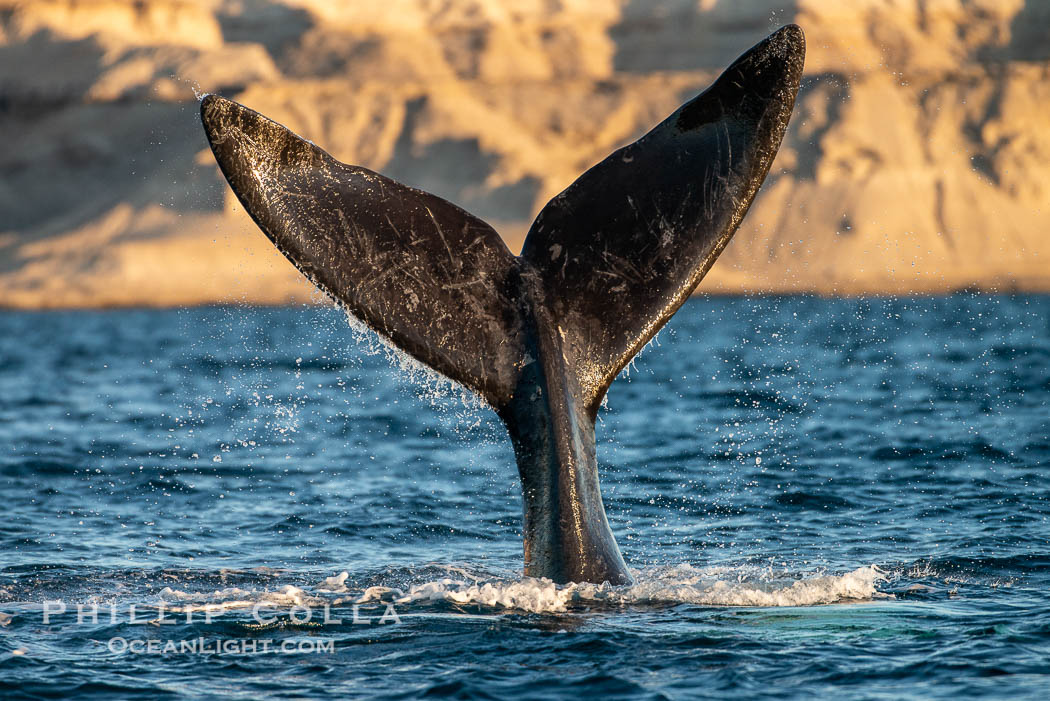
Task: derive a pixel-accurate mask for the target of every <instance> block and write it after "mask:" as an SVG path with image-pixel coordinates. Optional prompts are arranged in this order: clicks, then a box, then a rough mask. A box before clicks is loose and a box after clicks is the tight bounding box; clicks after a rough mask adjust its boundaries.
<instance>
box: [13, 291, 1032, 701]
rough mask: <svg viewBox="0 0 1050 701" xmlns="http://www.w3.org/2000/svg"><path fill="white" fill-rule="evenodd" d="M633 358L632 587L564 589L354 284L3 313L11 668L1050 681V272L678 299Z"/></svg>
mask: <svg viewBox="0 0 1050 701" xmlns="http://www.w3.org/2000/svg"><path fill="white" fill-rule="evenodd" d="M625 375H626V377H621V378H619V379H617V381H616V382H615V383H614V384H613V387H612V390H611V391H610V393H609V397H608V403H607V406H606V408H605V409H604V410H603V411H602V413H601V418H600V423H599V426H598V441H599V444H598V455H599V462H600V465H601V471H602V474H601V479H602V485H603V492H604V495H605V502H606V508H607V511H608V514H609V518H610V521H611V523H612V527H613V531H614V532H615V533H616V535H617V539H618V541H619V543H620V546H621V549H622V550H623V552H624V555H625V557H626V559H627V561H628V563H629V564H630V565H631V567H632V568H633V569H634V570H635V574H636V579H637V583H636V584H635V585H633V586H629V587H620V588H615V587H608V586H593V585H572V586H556V585H554V584H552V583H550V582H544V581H537V580H528V579H523V578H522V576H521V557H522V552H521V551H522V546H521V537H520V519H521V514H520V509H521V498H520V494H519V485H518V480H517V475H516V469H515V465H514V459H513V455H512V452H511V448H510V445H509V441H508V440H507V438H506V436H505V434H504V431H503V428H502V426H501V425H500V424H499V422H498V420H497V419H496V418H495V416H494V415H493V413H492V412H491V411H490V410H488V409H487V408H485V407H484V406H482V405H480V404H478V403H477V402H476V401H475V400H473V399H472V398H471V397H470V396H469V395H467V394H465V393H464V392H463V391H462V390H460V389H458V388H456V387H454V386H450V385H449V384H448V383H445V382H443V381H442V380H441V378H439V377H435V376H433V375H429V374H427V373H425V372H420V371H419V370H418V369H413V368H412V367H409V366H406V365H405V364H404V363H403V362H401V361H400V360H399V359H398V358H397V357H396V356H391V354H389V353H387V352H385V351H384V349H383V347H382V346H380V345H378V344H377V343H376V342H375V340H374V339H372V338H370V337H368V336H367V335H362V334H360V333H358V332H355V331H354V330H352V329H351V328H350V326H349V325H348V323H347V320H346V319H345V317H344V316H343V315H342V314H341V312H339V311H337V310H335V309H331V308H327V307H318V308H314V307H295V308H285V309H256V308H243V307H230V308H207V309H192V310H171V311H145V310H144V311H100V312H79V311H78V312H50V313H21V312H10V311H9V312H0V446H2V452H0V504H2V505H3V506H2V507H0V508H2V509H3V518H2V519H0V696H2V697H4V698H66V697H73V696H76V697H143V698H160V697H176V696H187V697H214V696H220V695H221V696H225V697H233V698H267V699H268V698H321V697H331V698H347V697H362V696H380V697H387V698H416V697H421V696H435V697H440V696H452V697H456V698H494V699H505V698H515V697H528V698H543V697H551V698H558V697H579V696H581V695H584V694H586V695H590V696H591V697H592V698H603V699H604V698H683V699H684V698H707V697H712V698H713V697H718V698H721V697H735V698H755V697H772V698H792V699H793V698H799V699H803V698H805V699H808V698H813V697H814V696H818V695H827V696H834V697H840V696H842V697H847V698H900V697H911V698H958V697H974V698H976V697H989V698H1006V697H1008V698H1011V699H1029V698H1030V699H1046V698H1047V697H1048V696H1050V572H1048V568H1050V522H1048V520H1047V519H1048V517H1050V405H1048V401H1050V297H1045V296H988V295H977V294H958V295H953V296H950V297H933V298H919V299H846V300H827V299H817V298H809V297H785V298H777V297H764V298H755V299H747V298H711V299H694V300H692V301H690V302H689V303H687V304H686V305H685V307H684V308H683V309H682V310H681V311H680V312H679V314H678V315H677V316H676V317H675V318H674V319H673V320H672V322H671V324H670V325H669V326H668V327H667V328H666V329H665V330H664V331H662V332H661V334H660V335H659V337H658V339H657V341H656V342H654V343H653V344H652V345H651V346H650V347H649V348H647V349H646V350H645V351H644V353H643V354H642V355H641V356H640V357H639V358H638V359H637V361H636V362H635V363H634V364H633V365H632V366H631V367H630V368H629V372H627V373H625ZM78 606H79V607H80V609H79V611H78ZM92 612H95V613H94V615H92ZM355 614H356V620H355ZM326 617H327V619H326ZM179 646H182V647H181V648H180V647H179ZM194 646H196V647H194Z"/></svg>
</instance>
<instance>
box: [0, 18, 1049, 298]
mask: <svg viewBox="0 0 1050 701" xmlns="http://www.w3.org/2000/svg"><path fill="white" fill-rule="evenodd" d="M791 21H794V22H798V23H799V24H801V25H802V27H803V28H804V29H805V30H806V33H807V39H808V45H809V53H808V58H807V77H806V79H805V82H804V85H803V89H802V93H801V95H800V98H799V102H798V105H797V108H796V115H795V117H794V120H793V122H792V125H791V128H790V132H789V134H788V137H787V139H786V140H785V143H784V146H783V148H782V150H781V153H780V155H779V157H778V159H777V161H776V162H775V164H774V166H773V169H772V170H771V171H770V175H769V178H768V180H767V181H766V185H765V186H764V187H763V190H762V192H761V193H760V195H759V198H758V200H757V201H756V203H755V205H754V206H753V208H752V210H751V213H750V214H749V215H748V217H747V218H746V219H745V221H744V224H743V226H742V227H741V229H740V231H739V232H738V233H737V235H736V237H735V239H734V241H733V242H732V243H731V244H730V246H729V248H728V249H727V250H726V252H725V253H724V254H723V257H722V259H721V260H720V262H719V263H718V264H717V265H716V266H715V268H714V269H713V271H712V273H711V274H710V275H709V277H708V279H707V280H706V281H705V282H704V283H703V285H702V288H701V289H702V290H704V291H733V292H737V291H747V292H768V291H802V290H805V291H815V292H820V293H856V292H880V293H902V292H909V291H939V290H946V289H953V288H958V287H964V286H978V287H982V288H987V289H1000V290H1003V289H1018V288H1020V289H1048V288H1050V260H1048V259H1050V239H1048V237H1047V236H1046V235H1045V233H1044V232H1045V231H1046V229H1047V226H1046V225H1047V224H1048V223H1050V207H1048V206H1046V205H1045V204H1044V203H1047V202H1048V197H1050V192H1047V190H1048V187H1050V186H1048V185H1047V176H1048V175H1050V165H1048V164H1050V129H1048V127H1050V124H1048V123H1047V122H1048V121H1050V112H1048V110H1047V109H1046V106H1047V105H1050V81H1048V80H1047V78H1048V76H1047V73H1048V70H1050V41H1048V40H1050V4H1048V3H1042V2H1037V1H1035V0H1029V1H1028V2H1024V1H1023V0H1002V1H1000V0H983V1H979V0H973V1H966V0H925V1H923V0H899V1H896V2H894V1H891V0H886V1H881V2H875V1H874V0H843V1H840V2H833V1H831V0H828V1H826V2H824V1H820V0H798V1H795V2H778V1H776V0H735V1H734V2H729V1H728V0H694V1H693V2H684V1H678V0H662V1H661V0H658V1H643V0H630V1H626V2H625V1H622V0H515V1H513V2H495V1H493V0H475V1H473V2H471V1H469V0H442V1H440V2H439V1H437V0H385V1H384V2H382V3H372V2H368V3H364V2H361V3H356V2H355V3H330V2H327V1H325V0H196V1H193V2H190V1H182V0H144V1H141V2H131V1H122V0H32V1H31V2H20V1H18V0H0V123H2V125H3V134H4V135H5V137H6V138H5V139H4V141H3V142H2V144H0V173H2V174H3V177H2V178H0V304H4V305H10V306H26V307H42V306H43V307H46V306H91V305H100V304H186V303H201V302H213V301H230V300H247V301H255V302H281V301H287V300H304V299H311V298H313V293H312V291H311V289H310V287H309V285H307V284H306V283H305V282H303V281H302V280H300V279H299V277H298V274H297V273H296V272H295V270H294V268H292V266H291V265H289V264H287V263H285V262H284V261H283V260H282V259H281V258H280V256H279V255H278V254H276V253H275V252H274V251H273V250H271V246H270V244H269V243H268V242H267V241H266V239H265V238H264V237H263V236H262V234H260V233H258V232H257V231H256V230H255V228H254V226H253V225H252V224H251V222H250V221H249V220H248V218H247V217H246V216H245V215H244V213H243V212H241V211H240V210H239V207H238V206H237V205H236V202H235V199H234V198H233V196H232V193H230V192H229V190H228V188H227V187H226V186H225V183H224V181H223V180H222V179H221V176H220V175H219V173H218V170H217V168H216V167H215V165H214V162H213V159H212V157H211V154H210V152H209V151H208V150H207V146H206V143H205V140H204V136H203V132H202V130H201V129H200V126H199V121H198V118H197V99H196V93H200V92H204V91H218V92H221V93H222V94H223V95H226V96H228V97H232V98H234V99H237V100H239V101H241V102H243V103H245V104H247V105H248V106H250V107H252V108H254V109H257V110H258V111H260V112H263V113H264V114H267V115H268V116H271V117H272V118H274V119H276V120H278V121H281V122H283V123H285V124H286V125H287V126H289V127H290V128H292V129H294V130H296V131H298V132H299V133H301V134H303V135H304V136H306V137H308V138H310V139H311V140H313V141H314V142H315V143H317V144H319V145H321V146H322V147H324V148H326V149H327V150H329V151H330V152H331V153H332V154H333V155H335V156H336V157H337V158H340V159H342V160H344V161H348V162H351V163H358V164H362V165H365V166H368V167H370V168H373V169H375V170H379V171H381V172H383V173H385V174H387V175H389V176H391V177H394V178H396V179H399V180H402V181H404V182H406V183H409V184H411V185H414V186H417V187H420V188H423V189H426V190H430V191H432V192H435V193H437V194H440V195H442V196H444V197H446V198H448V199H451V200H452V201H454V202H456V203H458V204H460V205H461V206H463V207H465V208H466V209H468V210H470V211H472V212H474V213H476V214H478V215H480V216H482V217H483V218H486V219H487V220H489V221H491V222H492V223H493V224H494V225H495V226H496V228H497V229H498V230H500V231H501V232H502V233H503V234H504V236H505V238H506V239H507V241H508V245H509V246H510V247H511V249H512V250H515V251H516V250H517V249H518V248H519V247H520V245H521V240H522V237H523V236H524V233H525V231H526V230H527V229H528V225H529V223H530V222H531V220H532V218H533V216H535V214H536V213H537V212H538V211H539V209H540V208H541V207H542V206H543V204H544V203H545V202H546V201H547V200H548V199H549V198H550V197H552V196H553V195H555V194H557V193H558V192H559V191H560V190H562V189H563V188H564V187H565V186H567V185H568V184H569V183H571V182H572V180H573V179H574V178H575V177H576V176H577V175H578V174H579V173H581V172H582V171H583V170H584V169H586V168H587V167H589V166H590V165H593V164H594V163H595V162H597V161H598V160H600V159H601V158H603V157H604V156H605V155H606V154H607V153H608V152H610V151H611V150H613V149H615V148H616V147H618V146H620V145H622V144H624V143H626V142H629V141H631V140H633V139H634V138H637V137H638V136H639V135H641V134H642V133H644V131H646V130H647V129H648V128H649V127H650V126H652V125H653V124H655V123H656V122H657V121H659V120H660V119H662V118H663V117H664V116H666V115H667V114H668V113H669V112H671V111H672V110H673V109H674V108H675V107H677V106H678V104H680V103H681V102H683V101H684V100H685V99H688V98H689V97H691V96H692V95H694V94H695V93H697V92H699V91H700V90H702V89H703V88H704V87H705V86H706V85H707V84H708V83H709V81H710V80H711V79H712V78H713V77H714V76H715V75H717V73H718V72H719V71H720V70H721V69H722V68H724V66H725V65H727V64H728V63H729V62H730V61H731V60H732V59H733V58H735V57H736V56H737V55H738V54H739V53H740V52H742V51H743V50H745V49H746V48H748V47H749V46H751V45H752V44H753V43H755V42H756V41H758V40H759V39H760V38H761V37H762V36H764V35H766V34H767V33H768V32H769V31H771V30H773V29H775V28H776V27H778V26H780V25H782V24H784V23H787V22H791Z"/></svg>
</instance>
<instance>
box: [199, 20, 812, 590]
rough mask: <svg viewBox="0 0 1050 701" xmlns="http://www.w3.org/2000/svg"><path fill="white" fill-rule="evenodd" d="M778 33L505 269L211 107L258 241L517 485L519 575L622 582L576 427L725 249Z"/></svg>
mask: <svg viewBox="0 0 1050 701" xmlns="http://www.w3.org/2000/svg"><path fill="white" fill-rule="evenodd" d="M804 55H805V40H804V38H803V34H802V30H801V29H799V28H798V27H797V26H795V25H788V26H786V27H784V28H782V29H780V30H779V31H777V32H775V33H774V34H772V35H771V36H769V37H768V38H767V39H765V40H764V41H762V42H761V43H759V44H758V45H756V46H755V47H754V48H752V49H751V50H750V51H748V52H747V53H745V54H744V55H743V56H741V57H740V58H739V59H737V61H736V62H734V63H733V64H732V65H731V66H730V67H729V68H728V69H727V70H726V71H725V73H723V74H722V76H721V77H719V78H718V80H717V81H715V83H714V84H713V85H712V86H711V87H710V88H708V89H707V90H705V91H704V92H703V93H701V94H700V95H698V96H697V97H695V98H693V99H692V100H690V101H689V102H687V103H686V104H684V105H683V106H682V107H680V108H679V109H678V110H677V111H675V112H674V113H673V114H672V115H671V116H669V117H668V118H667V119H666V120H664V121H663V122H661V123H660V124H659V125H657V126H656V127H655V128H654V129H653V130H652V131H650V132H649V133H648V134H646V135H645V136H643V137H642V138H641V139H639V140H638V141H636V142H635V143H633V144H630V145H628V146H625V147H624V148H622V149H620V150H618V151H616V152H614V153H613V154H611V155H610V156H609V157H607V158H606V159H605V160H603V161H602V162H601V163H599V164H597V165H596V166H594V167H593V168H591V169H590V170H588V171H587V172H586V173H584V174H583V175H581V176H580V178H579V179H578V180H576V182H574V183H573V184H572V185H570V186H569V187H568V188H567V189H566V190H565V191H564V192H562V193H561V194H560V195H558V196H557V197H555V198H554V199H552V200H551V201H550V202H549V203H548V204H547V205H546V206H545V207H544V208H543V210H542V211H541V212H540V214H539V216H538V217H537V218H536V221H535V223H534V224H533V226H532V228H531V230H530V231H529V234H528V236H527V238H526V240H525V244H524V248H523V249H522V253H521V256H518V257H515V256H514V255H512V254H511V253H510V251H508V250H507V247H506V246H505V245H504V243H503V241H502V240H501V239H500V237H499V235H498V234H497V233H496V231H495V230H493V229H492V227H490V226H489V225H488V224H486V223H485V222H483V221H481V220H480V219H478V218H477V217H474V216H473V215H471V214H469V213H468V212H465V211H464V210H462V209H460V208H459V207H457V206H456V205H454V204H452V203H450V202H448V201H446V200H443V199H441V198H440V197H437V196H435V195H431V194H428V193H426V192H422V191H420V190H416V189H414V188H411V187H408V186H406V185H403V184H401V183H398V182H395V181H393V180H391V179H389V178H386V177H384V176H382V175H380V174H378V173H375V172H373V171H370V170H368V169H366V168H361V167H359V166H352V165H346V164H343V163H340V162H339V161H337V160H335V159H334V158H332V157H331V156H330V155H328V154H327V153H325V152H324V151H322V150H321V149H320V148H318V147H317V146H315V145H313V144H312V143H310V142H309V141H306V140H304V139H302V138H300V137H298V136H296V135H295V134H293V133H292V132H291V131H289V130H287V129H285V128H284V127H283V126H281V125H279V124H277V123H276V122H273V121H271V120H269V119H267V118H265V117H263V116H262V115H260V114H258V113H256V112H253V111H252V110H250V109H248V108H246V107H244V106H242V105H239V104H237V103H235V102H232V101H230V100H226V99H223V98H221V97H218V96H216V95H208V96H206V97H205V98H204V100H203V101H202V103H201V117H202V121H203V123H204V127H205V130H206V132H207V136H208V140H209V142H210V143H211V147H212V151H213V152H214V154H215V157H216V160H217V161H218V162H219V166H220V168H221V169H222V172H223V174H224V175H225V176H226V178H227V180H228V181H229V183H230V186H231V187H232V188H233V191H234V192H235V193H236V194H237V196H238V198H239V199H240V201H241V203H242V204H243V205H244V207H245V209H246V210H247V211H248V212H249V214H250V215H251V216H252V218H253V219H254V220H255V222H256V223H257V224H258V225H259V227H260V228H261V229H262V230H263V232H265V233H266V235H267V236H268V237H269V238H270V240H271V241H273V242H274V244H275V245H276V246H277V247H278V248H279V249H280V250H281V252H282V253H284V254H285V256H287V257H288V258H289V260H291V261H292V262H293V263H294V264H295V265H296V267H298V268H299V270H300V271H302V272H303V273H304V274H305V275H306V276H307V277H308V278H309V279H310V280H311V281H313V282H314V283H315V284H316V285H317V286H318V287H319V288H321V289H322V290H323V291H324V292H325V293H326V294H328V295H329V296H330V297H332V299H334V300H336V301H337V302H338V303H339V304H341V305H343V306H345V307H346V309H348V310H349V312H350V313H352V314H353V315H354V316H356V317H357V318H359V319H360V320H361V321H363V322H364V323H365V324H366V325H368V326H369V327H370V328H372V329H373V330H375V331H376V332H377V333H379V334H380V335H381V336H383V337H385V338H386V339H387V340H388V341H389V342H390V343H392V344H393V345H395V346H397V347H398V348H401V349H402V350H404V351H405V352H407V353H409V354H410V355H412V356H413V357H415V358H416V359H418V360H420V361H421V362H423V363H425V364H427V365H429V366H431V367H433V368H434V369H436V370H438V371H439V372H441V373H443V374H444V375H446V376H448V377H450V378H452V379H453V380H456V381H458V382H460V383H461V384H463V385H465V386H467V387H469V388H471V389H472V390H474V391H476V392H477V393H478V394H479V395H481V396H482V397H483V398H484V399H485V400H486V401H487V402H488V403H489V404H491V405H492V406H493V408H494V409H495V410H496V412H497V414H498V415H499V416H500V418H501V419H503V421H504V423H505V424H506V425H507V429H508V432H509V433H510V437H511V440H512V442H513V444H514V450H515V455H516V458H517V462H518V470H519V474H520V476H521V480H522V491H523V497H524V516H525V529H524V530H525V572H526V574H528V575H531V576H537V577H549V578H550V579H553V580H554V581H557V582H567V581H590V582H598V583H600V582H603V581H608V582H611V583H613V584H621V583H626V582H629V581H630V579H631V578H630V573H629V571H628V569H627V566H626V564H625V563H624V561H623V557H622V556H621V554H620V550H619V548H618V547H617V545H616V541H615V539H614V538H613V535H612V531H611V530H610V528H609V524H608V521H607V519H606V515H605V509H604V507H603V505H602V499H601V492H600V489H599V485H598V469H597V461H596V457H595V440H594V421H595V417H596V413H597V410H598V406H599V404H600V403H601V400H602V398H603V397H604V395H605V392H606V391H607V390H608V388H609V385H610V383H611V382H612V380H613V379H614V378H615V377H616V375H617V374H618V373H619V372H620V370H622V369H623V367H624V366H625V365H626V364H627V363H628V362H629V361H630V359H631V358H632V357H633V356H634V355H635V354H636V353H637V352H638V351H639V350H640V349H641V348H642V347H643V346H644V345H645V344H646V343H647V342H648V341H649V340H650V339H651V338H652V337H653V335H655V334H656V332H657V331H658V330H659V329H660V328H661V327H662V326H663V325H664V324H665V323H666V322H667V320H668V319H669V318H670V317H671V315H672V314H674V312H675V311H676V310H677V309H678V308H679V307H680V306H681V305H682V303H683V302H684V301H685V299H686V298H687V297H688V296H689V295H690V294H691V293H692V291H693V290H694V288H695V287H696V285H697V284H698V283H699V282H700V280H701V279H702V278H703V277H704V275H705V274H706V273H707V271H708V270H709V269H710V267H711V265H712V264H713V263H714V261H715V259H716V258H717V257H718V254H719V253H721V251H722V249H723V248H724V247H725V245H726V244H727V243H728V241H729V239H730V237H731V236H732V235H733V233H734V232H735V231H736V229H737V227H738V226H739V224H740V221H741V220H742V218H743V216H744V214H745V213H746V212H747V210H748V207H750V205H751V202H752V201H753V199H754V197H755V194H756V193H757V191H758V188H759V186H760V185H761V183H762V180H763V179H764V178H765V176H766V173H767V172H768V170H769V167H770V165H771V164H772V161H773V158H774V156H775V155H776V152H777V149H778V148H779V146H780V142H781V139H782V138H783V135H784V131H785V129H786V128H787V123H788V118H789V117H790V115H791V110H792V108H793V105H794V101H795V96H796V94H797V92H798V87H799V81H800V80H801V75H802V65H803V60H804Z"/></svg>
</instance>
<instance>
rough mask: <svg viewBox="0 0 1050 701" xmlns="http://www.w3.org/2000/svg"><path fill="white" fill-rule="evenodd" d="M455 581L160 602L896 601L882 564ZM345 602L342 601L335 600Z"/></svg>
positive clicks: (195, 605) (550, 607)
mask: <svg viewBox="0 0 1050 701" xmlns="http://www.w3.org/2000/svg"><path fill="white" fill-rule="evenodd" d="M442 569H444V570H445V572H447V573H448V575H449V576H444V577H439V578H436V579H432V580H430V581H424V582H422V583H418V584H413V585H407V586H406V585H401V586H387V585H382V584H378V585H373V586H369V587H367V588H365V589H363V590H362V589H354V588H351V587H348V586H347V581H348V579H349V578H350V574H349V573H348V572H345V571H344V572H340V573H339V574H335V575H333V576H330V577H326V578H324V579H322V580H321V581H320V582H319V583H318V584H317V585H315V586H314V587H307V588H306V589H303V588H300V587H297V586H294V585H290V584H289V585H285V586H282V587H279V588H276V589H273V590H270V589H269V588H261V589H243V588H240V587H229V588H225V589H217V590H214V591H211V592H186V591H182V590H179V589H173V588H171V587H165V588H164V589H163V590H162V591H161V592H160V595H159V598H160V601H161V602H162V603H163V605H164V608H165V610H167V611H172V612H196V611H211V612H213V613H214V612H221V611H226V610H232V609H244V608H252V607H254V606H257V605H263V606H266V607H268V608H275V609H291V608H292V607H301V606H305V607H319V606H324V605H326V604H329V605H336V606H339V605H351V604H380V603H382V604H393V605H395V606H396V607H397V608H398V610H400V611H405V610H406V609H407V610H410V609H412V608H413V607H418V606H426V605H428V604H433V603H439V602H448V603H453V604H460V605H467V604H474V605H480V606H485V607H490V608H494V609H497V610H499V609H503V610H507V611H520V612H527V613H561V612H566V611H571V610H573V609H575V608H578V607H585V606H593V605H598V606H601V605H609V606H628V607H629V606H646V605H653V604H657V605H667V604H671V605H673V604H696V605H701V606H748V607H752V606H754V607H776V606H817V605H821V604H833V603H837V602H842V601H870V600H872V599H881V598H892V595H890V594H885V593H882V592H880V591H879V589H878V585H879V584H880V583H881V582H884V581H886V580H887V575H886V574H885V573H884V572H883V571H882V570H880V569H878V568H877V567H875V566H874V565H870V566H867V567H859V568H857V569H855V570H853V571H851V572H845V573H841V574H828V573H821V572H811V573H806V574H798V573H795V574H792V573H789V572H774V571H772V570H770V569H768V568H766V569H762V568H757V567H702V568H701V567H693V566H691V565H676V566H673V567H658V568H651V569H645V570H634V571H633V572H632V574H633V575H634V578H635V583H634V584H632V585H630V586H619V587H614V586H610V585H608V584H601V585H598V584H564V585H563V584H555V583H554V582H552V581H550V580H549V579H535V578H532V577H521V578H492V577H486V576H483V575H477V574H475V573H472V572H470V571H467V570H464V569H462V568H458V567H445V568H442ZM334 595H340V596H334Z"/></svg>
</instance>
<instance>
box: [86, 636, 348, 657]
mask: <svg viewBox="0 0 1050 701" xmlns="http://www.w3.org/2000/svg"><path fill="white" fill-rule="evenodd" d="M107 647H108V648H109V651H110V652H112V653H113V654H115V655H123V654H125V653H130V654H132V655H259V654H274V653H276V654H280V653H284V654H287V655H302V654H317V653H322V654H323V653H327V654H329V655H330V654H332V653H333V652H335V641H334V640H330V639H329V640H322V639H319V638H304V639H302V640H268V639H265V638H249V639H229V640H206V639H204V638H194V639H192V640H158V639H156V638H150V639H148V640H143V639H138V638H133V639H130V640H129V639H127V638H110V641H109V643H108V644H107Z"/></svg>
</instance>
